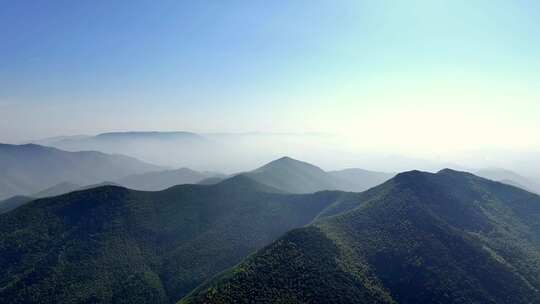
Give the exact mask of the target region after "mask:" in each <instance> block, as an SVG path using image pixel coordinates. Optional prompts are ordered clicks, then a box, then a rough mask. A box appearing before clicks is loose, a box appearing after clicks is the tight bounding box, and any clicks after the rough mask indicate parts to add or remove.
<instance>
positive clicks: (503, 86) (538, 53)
mask: <svg viewBox="0 0 540 304" xmlns="http://www.w3.org/2000/svg"><path fill="white" fill-rule="evenodd" d="M539 37H540V2H538V1H532V0H531V1H525V0H517V1H500V0H489V1H487V0H486V1H484V0H468V1H462V0H453V1H442V0H429V1H428V0H425V1H422V0H416V1H400V0H393V1H385V0H373V1H361V0H332V1H328V0H327V1H322V0H295V1H257V0H250V1H235V0H231V1H217V0H214V1H205V0H196V1H195V0H193V1H166V0H164V1H134V0H129V1H121V0H118V1H99V0H96V1H69V0H66V1H55V0H48V1H45V0H35V1H30V0H0V142H20V141H24V140H28V139H36V138H43V137H49V136H58V135H73V134H95V133H100V132H107V131H126V130H158V131H160V130H161V131H171V130H183V131H193V132H255V131H257V132H294V133H311V132H315V133H324V134H334V135H335V136H338V137H339V138H340V139H342V140H341V143H342V144H343V145H344V146H346V147H347V148H349V149H356V150H358V151H370V152H377V151H390V150H391V151H395V152H396V153H403V154H407V155H413V156H422V157H424V156H431V157H435V156H437V157H439V156H441V155H442V156H446V155H453V154H458V153H461V152H463V151H470V150H482V149H498V150H501V149H507V150H508V149H510V150H519V151H538V150H540V135H539V134H540V39H539Z"/></svg>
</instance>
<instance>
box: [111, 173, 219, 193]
mask: <svg viewBox="0 0 540 304" xmlns="http://www.w3.org/2000/svg"><path fill="white" fill-rule="evenodd" d="M214 174H215V173H203V172H198V171H194V170H191V169H189V168H180V169H177V170H165V171H154V172H147V173H141V174H133V175H130V176H126V177H124V178H122V179H119V180H117V181H116V182H117V183H118V184H119V185H122V186H124V187H127V188H130V189H136V190H147V191H157V190H164V189H166V188H169V187H172V186H175V185H182V184H197V183H199V182H201V181H202V180H204V179H208V178H213V177H216V176H215V175H214Z"/></svg>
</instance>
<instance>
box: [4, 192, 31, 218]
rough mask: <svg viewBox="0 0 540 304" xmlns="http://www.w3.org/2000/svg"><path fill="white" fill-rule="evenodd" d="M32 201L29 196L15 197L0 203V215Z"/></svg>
mask: <svg viewBox="0 0 540 304" xmlns="http://www.w3.org/2000/svg"><path fill="white" fill-rule="evenodd" d="M33 199H34V198H33V197H29V196H22V195H16V196H12V197H10V198H8V199H5V200H3V201H0V214H2V213H6V212H8V211H11V210H13V209H15V208H17V207H19V206H22V205H24V204H26V203H28V202H30V201H32V200H33Z"/></svg>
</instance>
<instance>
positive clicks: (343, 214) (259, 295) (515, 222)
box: [181, 170, 540, 304]
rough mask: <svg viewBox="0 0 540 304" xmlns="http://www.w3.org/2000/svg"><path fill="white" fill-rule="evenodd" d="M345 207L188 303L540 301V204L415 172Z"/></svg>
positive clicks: (503, 190) (513, 191)
mask: <svg viewBox="0 0 540 304" xmlns="http://www.w3.org/2000/svg"><path fill="white" fill-rule="evenodd" d="M357 199H358V200H357V201H356V204H351V202H350V201H344V202H342V203H339V202H338V203H336V204H334V205H333V206H332V208H330V209H332V210H334V211H333V212H329V213H326V216H324V215H322V216H320V218H319V220H317V221H316V222H315V223H314V224H313V225H310V226H308V227H306V228H300V229H297V230H294V231H292V232H289V233H287V234H286V235H285V236H284V237H282V238H280V239H279V240H277V241H276V242H274V243H273V244H271V245H269V246H267V247H265V248H264V249H262V250H260V251H259V252H258V253H257V254H255V255H252V256H250V257H249V258H248V259H246V260H245V261H244V262H243V263H241V264H239V265H238V266H237V267H235V268H232V269H231V270H229V271H227V272H225V273H223V274H221V275H220V276H218V277H217V278H215V279H213V280H212V281H210V282H207V283H206V284H204V285H203V286H200V287H199V288H198V289H196V290H195V291H194V292H192V293H191V294H190V295H189V296H188V297H186V298H185V299H183V300H182V301H181V303H400V304H412V303H445V304H446V303H497V304H498V303H500V304H503V303H505V304H506V303H540V293H539V290H540V197H539V196H537V195H534V194H531V193H529V192H526V191H523V190H521V189H518V188H515V187H512V186H508V185H505V184H502V183H498V182H493V181H489V180H486V179H482V178H479V177H476V176H474V175H471V174H467V173H462V172H456V171H452V170H443V171H441V172H439V173H437V174H430V173H423V172H418V171H415V172H408V173H402V174H399V175H397V176H396V177H395V178H393V179H392V180H390V181H388V182H387V183H385V184H383V185H381V186H379V187H376V188H374V189H371V190H370V191H368V193H363V194H362V195H360V196H359V197H358V198H357Z"/></svg>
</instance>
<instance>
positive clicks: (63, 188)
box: [30, 182, 82, 198]
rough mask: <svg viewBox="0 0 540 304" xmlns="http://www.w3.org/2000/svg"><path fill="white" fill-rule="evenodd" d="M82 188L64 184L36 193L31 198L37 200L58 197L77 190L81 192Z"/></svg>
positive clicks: (72, 184)
mask: <svg viewBox="0 0 540 304" xmlns="http://www.w3.org/2000/svg"><path fill="white" fill-rule="evenodd" d="M81 187H82V186H81V185H77V184H74V183H69V182H62V183H59V184H56V185H54V186H52V187H49V188H47V189H44V190H41V191H39V192H37V193H34V194H32V195H30V196H31V197H35V198H42V197H50V196H57V195H61V194H65V193H69V192H73V191H75V190H79V189H81Z"/></svg>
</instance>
